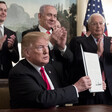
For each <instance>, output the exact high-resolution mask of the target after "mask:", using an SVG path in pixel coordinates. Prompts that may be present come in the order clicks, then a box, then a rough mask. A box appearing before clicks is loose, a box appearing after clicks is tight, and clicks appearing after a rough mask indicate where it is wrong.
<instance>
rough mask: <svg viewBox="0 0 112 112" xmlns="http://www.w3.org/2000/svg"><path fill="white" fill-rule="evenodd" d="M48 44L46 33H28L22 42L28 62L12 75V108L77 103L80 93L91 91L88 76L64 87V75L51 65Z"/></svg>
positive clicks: (20, 63) (18, 65)
mask: <svg viewBox="0 0 112 112" xmlns="http://www.w3.org/2000/svg"><path fill="white" fill-rule="evenodd" d="M48 43H49V35H48V34H46V33H42V32H30V33H27V34H26V35H25V36H24V38H23V39H22V53H23V55H24V57H25V59H23V60H21V61H20V62H19V63H18V64H17V65H15V67H14V68H13V69H12V70H11V71H10V74H9V89H10V98H11V108H48V107H53V106H56V105H64V104H65V103H77V102H78V93H79V92H81V91H85V90H87V89H89V88H91V81H90V78H89V77H88V76H85V77H82V78H81V79H79V80H78V81H77V82H76V83H75V84H73V85H69V86H66V87H64V86H63V84H62V82H61V79H60V78H61V76H59V74H57V72H56V71H55V69H54V67H52V64H50V63H49V64H48V62H49V50H48ZM44 69H45V70H44Z"/></svg>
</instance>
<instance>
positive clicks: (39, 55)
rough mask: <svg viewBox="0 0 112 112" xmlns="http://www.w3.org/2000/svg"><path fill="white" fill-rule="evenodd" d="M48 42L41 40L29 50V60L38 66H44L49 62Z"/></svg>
mask: <svg viewBox="0 0 112 112" xmlns="http://www.w3.org/2000/svg"><path fill="white" fill-rule="evenodd" d="M48 42H49V41H48V40H46V39H45V38H39V39H38V40H37V41H36V42H35V43H33V44H32V46H30V47H29V49H28V51H27V52H28V60H29V61H31V62H32V63H33V64H35V65H37V66H44V65H45V64H47V63H48V62H49V49H48Z"/></svg>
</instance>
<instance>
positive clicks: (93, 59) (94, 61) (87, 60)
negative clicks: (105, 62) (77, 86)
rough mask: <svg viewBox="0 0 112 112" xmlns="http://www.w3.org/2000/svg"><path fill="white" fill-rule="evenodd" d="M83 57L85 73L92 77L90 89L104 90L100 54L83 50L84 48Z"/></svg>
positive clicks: (94, 90)
mask: <svg viewBox="0 0 112 112" xmlns="http://www.w3.org/2000/svg"><path fill="white" fill-rule="evenodd" d="M81 49H82V47H81ZM82 57H83V62H84V68H85V73H86V75H88V76H89V77H90V79H91V83H92V86H91V89H89V91H90V92H103V91H104V90H103V85H102V75H101V69H100V63H99V58H98V55H97V54H95V53H88V52H83V49H82Z"/></svg>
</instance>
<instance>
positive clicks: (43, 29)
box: [39, 24, 52, 34]
mask: <svg viewBox="0 0 112 112" xmlns="http://www.w3.org/2000/svg"><path fill="white" fill-rule="evenodd" d="M39 29H40V31H41V32H44V33H46V32H47V30H46V29H45V28H43V27H42V26H41V25H40V24H39ZM49 32H50V33H51V34H52V29H50V30H49Z"/></svg>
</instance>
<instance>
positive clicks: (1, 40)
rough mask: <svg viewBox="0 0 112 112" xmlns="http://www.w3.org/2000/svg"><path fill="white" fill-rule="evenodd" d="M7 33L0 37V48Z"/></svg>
mask: <svg viewBox="0 0 112 112" xmlns="http://www.w3.org/2000/svg"><path fill="white" fill-rule="evenodd" d="M6 38H7V35H4V36H3V37H1V38H0V50H1V49H2V46H3V43H4V41H5V40H6Z"/></svg>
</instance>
